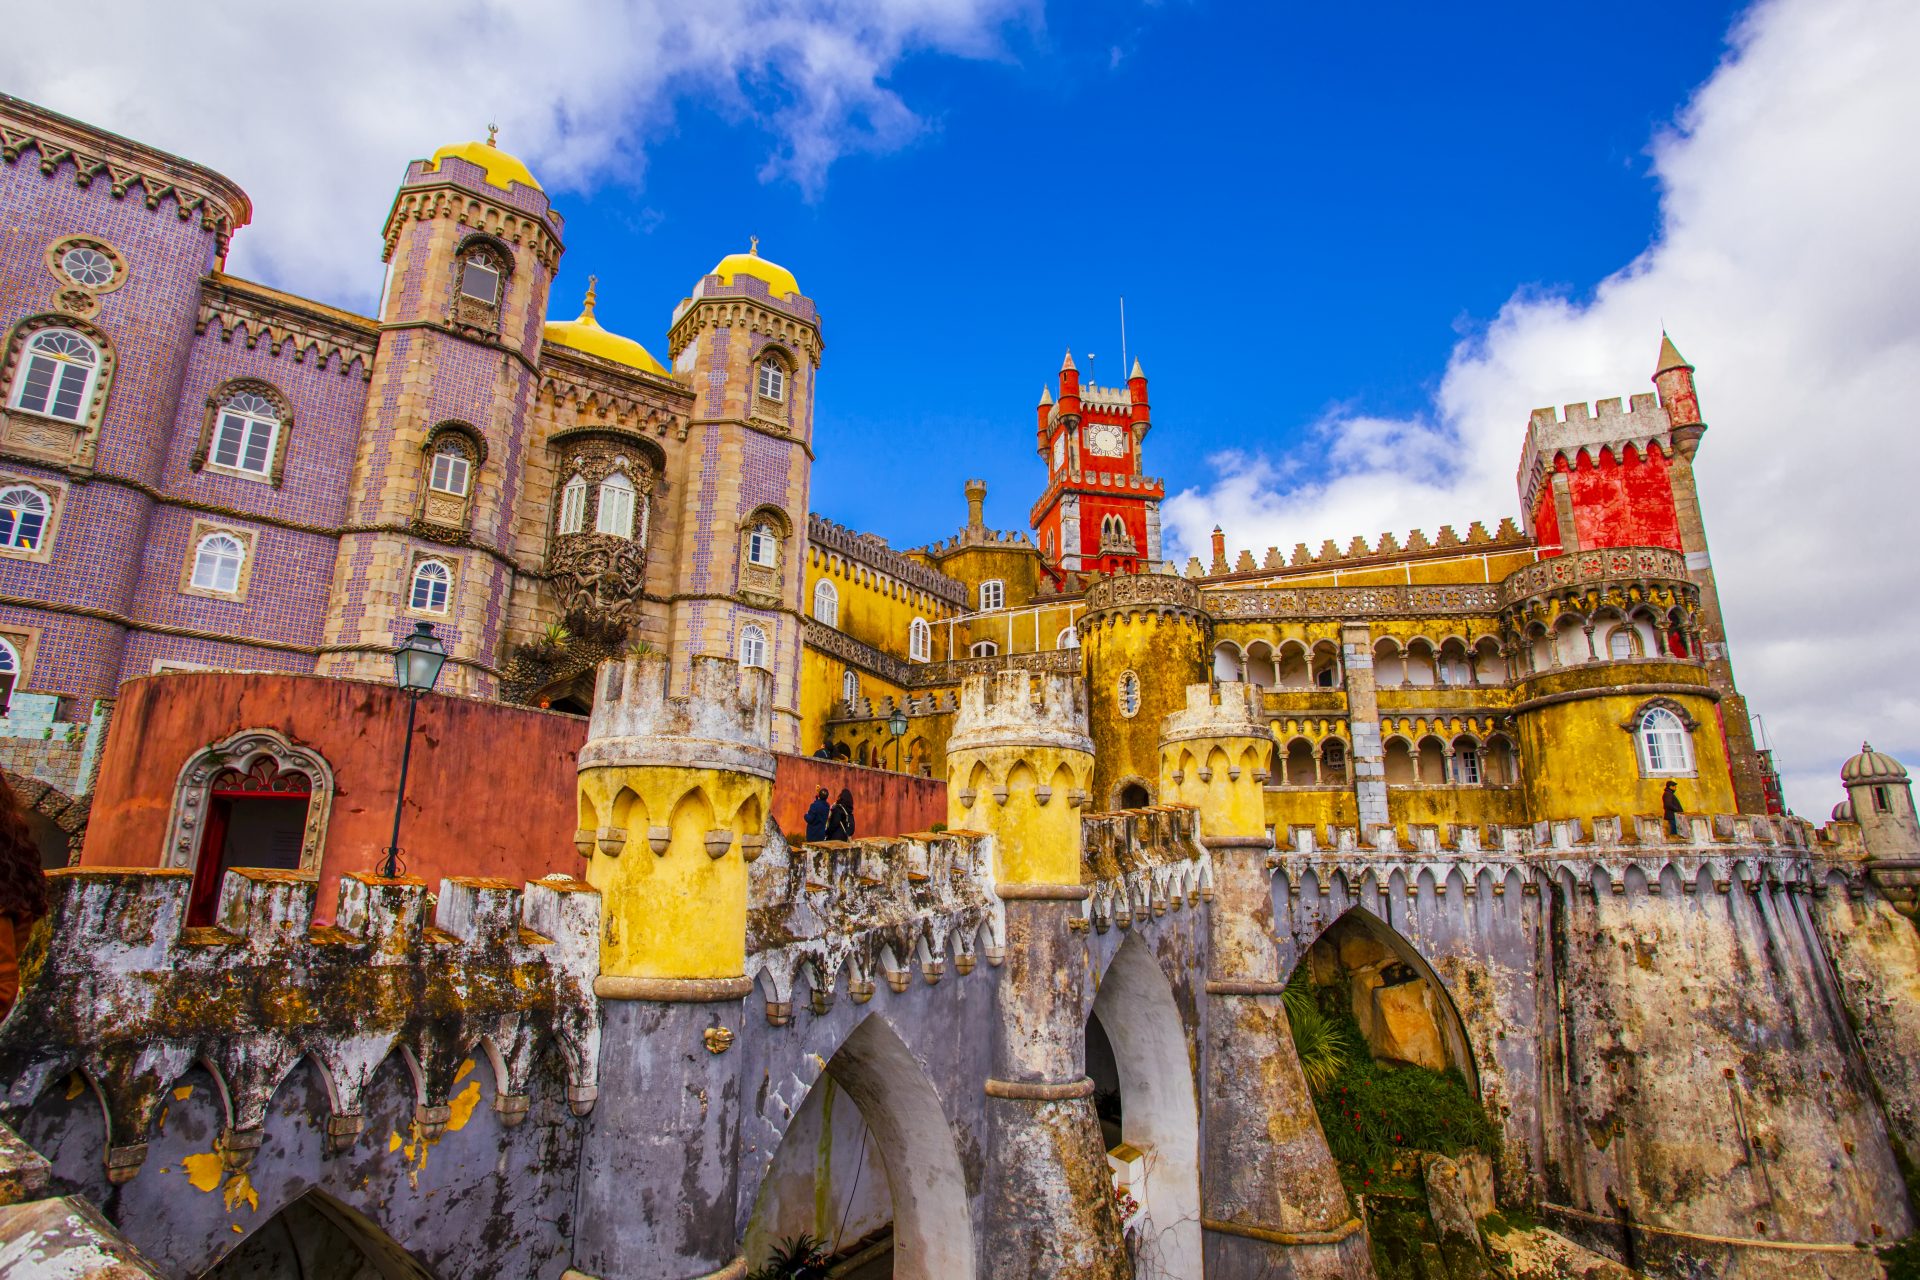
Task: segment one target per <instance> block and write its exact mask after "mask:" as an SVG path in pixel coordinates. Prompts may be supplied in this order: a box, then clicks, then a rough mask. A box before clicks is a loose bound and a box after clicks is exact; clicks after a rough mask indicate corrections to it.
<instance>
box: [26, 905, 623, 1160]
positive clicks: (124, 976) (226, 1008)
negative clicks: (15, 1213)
mask: <svg viewBox="0 0 1920 1280" xmlns="http://www.w3.org/2000/svg"><path fill="white" fill-rule="evenodd" d="M48 884H49V889H50V893H51V897H52V914H51V919H50V921H49V926H48V929H47V930H46V932H45V933H44V934H42V935H40V936H41V937H43V938H44V942H43V944H42V945H43V946H44V947H45V950H44V953H43V954H42V955H41V956H39V957H38V960H39V963H38V965H37V966H36V969H35V977H34V979H33V980H32V981H30V982H29V983H28V984H27V986H26V987H25V988H24V989H23V991H22V992H21V998H20V1003H19V1005H18V1006H17V1007H16V1008H15V1010H14V1012H13V1014H12V1015H11V1016H10V1017H9V1018H8V1019H7V1020H6V1022H5V1023H4V1025H0V1081H4V1082H5V1083H6V1086H7V1092H6V1094H5V1105H7V1106H10V1107H24V1106H27V1105H30V1104H31V1103H32V1102H33V1101H34V1099H35V1098H37V1097H38V1096H39V1095H40V1093H41V1092H42V1090H43V1089H44V1088H45V1087H46V1085H47V1083H48V1082H49V1081H51V1080H52V1079H54V1078H55V1077H56V1076H57V1075H59V1074H60V1073H62V1072H67V1071H78V1072H79V1073H80V1074H81V1075H82V1076H83V1077H84V1078H85V1079H86V1080H87V1081H88V1082H90V1083H91V1084H92V1086H93V1088H94V1090H95V1092H96V1093H97V1094H98V1096H99V1098H100V1100H101V1103H102V1106H103V1108H104V1111H105V1115H106V1123H107V1148H106V1153H105V1159H106V1165H107V1170H108V1176H109V1177H110V1178H112V1179H113V1180H114V1181H116V1182H125V1181H127V1180H128V1179H130V1178H132V1177H133V1176H134V1175H135V1174H136V1173H138V1172H139V1168H140V1165H141V1162H142V1160H143V1159H144V1158H145V1154H146V1135H147V1133H148V1132H149V1131H150V1129H151V1127H152V1125H153V1122H154V1118H155V1114H156V1111H157V1109H158V1108H159V1107H160V1105H161V1104H162V1103H163V1101H164V1099H165V1096H166V1091H167V1089H168V1087H169V1086H170V1085H172V1083H173V1082H174V1081H175V1080H176V1079H178V1078H179V1076H180V1075H181V1074H182V1073H184V1072H185V1071H186V1070H187V1069H188V1068H190V1067H192V1066H194V1065H195V1064H196V1063H199V1064H201V1065H203V1066H205V1067H206V1068H207V1069H208V1070H209V1071H211V1072H213V1073H214V1075H215V1076H216V1077H217V1080H218V1082H219V1085H220V1092H221V1095H222V1097H223V1098H224V1099H225V1105H226V1109H227V1110H226V1116H225V1127H224V1129H223V1132H222V1134H221V1138H220V1144H219V1146H220V1150H221V1151H222V1153H223V1155H224V1156H225V1159H226V1163H227V1165H228V1167H229V1168H231V1169H236V1170H237V1169H241V1168H244V1167H245V1165H246V1164H247V1162H248V1161H249V1160H250V1159H251V1157H252V1154H253V1152H254V1151H255V1150H256V1149H257V1148H258V1147H259V1145H260V1141H261V1138H262V1132H261V1126H262V1124H263V1122H264V1118H265V1116H266V1111H267V1105H268V1103H269V1102H270V1101H271V1099H272V1097H273V1095H274V1091H275V1090H276V1089H277V1088H278V1087H279V1084H280V1082H281V1081H282V1080H284V1079H285V1078H286V1076H287V1074H288V1073H289V1072H290V1071H291V1070H292V1069H293V1068H294V1066H295V1065H296V1064H297V1063H298V1062H299V1061H300V1059H301V1058H303V1057H305V1058H308V1059H310V1060H311V1061H312V1062H313V1063H314V1064H315V1066H316V1067H318V1068H319V1070H320V1071H321V1072H322V1073H323V1075H324V1076H325V1079H326V1081H327V1084H328V1092H329V1096H330V1098H331V1100H332V1101H331V1114H330V1115H329V1117H328V1119H327V1123H326V1128H327V1132H328V1133H329V1135H331V1142H332V1145H333V1148H334V1149H335V1150H344V1149H345V1148H347V1147H349V1146H351V1145H352V1144H353V1142H354V1140H355V1139H356V1138H357V1136H358V1134H359V1132H360V1130H361V1128H362V1120H361V1114H362V1106H361V1098H362V1095H363V1093H364V1091H365V1090H366V1088H367V1086H368V1084H369V1083H370V1081H371V1080H372V1078H373V1076H374V1073H375V1072H376V1071H377V1070H378V1068H379V1067H380V1065H381V1064H382V1063H383V1062H385V1061H386V1059H387V1058H388V1056H389V1055H390V1054H392V1053H393V1051H394V1050H395V1049H401V1050H404V1052H405V1053H406V1054H407V1055H408V1059H409V1065H410V1066H411V1067H412V1068H413V1069H414V1074H415V1076H416V1080H417V1083H418V1087H419V1091H420V1097H421V1102H420V1105H419V1108H418V1112H417V1115H416V1118H417V1119H418V1121H419V1122H420V1124H421V1126H422V1129H423V1131H425V1132H426V1133H428V1134H429V1135H434V1134H437V1133H438V1127H444V1125H445V1123H446V1116H447V1098H448V1094H449V1092H450V1090H451V1088H452V1086H453V1083H454V1080H455V1075H456V1072H457V1071H458V1069H459V1066H460V1063H461V1062H462V1060H463V1059H464V1058H466V1057H468V1056H470V1055H472V1054H473V1053H474V1052H475V1050H476V1046H480V1045H482V1044H483V1043H484V1045H485V1047H486V1048H487V1049H488V1053H487V1057H488V1058H489V1059H490V1060H491V1061H492V1062H493V1063H494V1065H495V1071H496V1073H497V1077H498V1078H497V1080H496V1085H497V1091H498V1101H497V1102H496V1104H495V1106H496V1110H498V1111H500V1112H501V1115H502V1119H503V1121H504V1122H505V1123H508V1124H512V1123H516V1122H517V1121H518V1119H519V1118H521V1117H522V1116H524V1114H525V1112H526V1109H527V1097H528V1085H529V1082H530V1079H531V1076H532V1073H533V1070H534V1065H535V1059H536V1057H537V1055H539V1054H540V1053H541V1052H542V1051H543V1050H544V1049H545V1048H546V1047H547V1046H549V1045H552V1046H554V1047H556V1048H557V1049H558V1051H559V1056H560V1057H561V1059H563V1060H564V1062H565V1064H566V1069H567V1078H568V1084H569V1087H568V1097H569V1099H570V1100H571V1101H572V1103H573V1106H574V1110H575V1111H576V1113H578V1114H585V1112H586V1111H587V1110H588V1109H590V1108H591V1107H592V1105H593V1102H594V1099H595V1097H596V1096H597V1088H596V1084H595V1082H596V1079H597V1076H598V1070H599V1067H598V1062H599V1052H600V1015H599V1007H598V1005H597V1003H596V1002H595V1000H594V997H593V981H594V978H595V976H596V974H597V973H598V972H599V960H600V947H599V933H600V895H599V894H598V893H597V892H596V891H594V890H593V889H592V888H590V887H589V886H588V885H586V884H584V883H582V882H580V881H577V880H571V879H565V878H562V879H551V880H543V881H539V882H537V883H532V884H527V885H525V886H516V885H513V884H511V883H509V882H507V881H504V880H489V879H477V878H453V879H448V880H445V881H442V882H441V886H440V893H439V896H438V901H437V904H436V903H435V899H434V897H433V895H432V894H430V893H429V891H428V887H427V885H426V883H425V882H424V881H420V880H416V879H411V878H406V877H402V878H398V879H392V880H389V879H383V878H380V877H376V876H370V875H360V874H353V875H348V876H346V877H344V878H343V879H342V881H341V884H340V896H339V905H338V910H337V911H336V913H335V918H334V919H335V922H334V923H333V924H331V925H326V926H322V927H315V926H314V924H313V910H314V888H315V884H314V881H313V880H311V879H309V878H306V877H303V876H301V875H299V874H297V873H292V872H284V871H259V870H230V871H228V872H227V875H226V879H225V881H224V882H223V884H222V886H221V891H220V899H219V907H218V911H217V916H216V918H217V919H218V921H219V923H218V924H217V925H215V926H212V927H198V928H196V927H189V926H188V925H187V924H186V914H187V898H188V893H189V891H190V889H191V885H192V877H191V876H190V875H189V874H188V873H186V872H182V871H165V870H162V871H145V870H140V871H134V870H120V869H92V868H70V869H62V870H57V871H54V872H51V873H49V876H48ZM436 1126H438V1127H436Z"/></svg>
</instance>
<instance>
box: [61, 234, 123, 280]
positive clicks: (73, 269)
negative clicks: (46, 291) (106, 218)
mask: <svg viewBox="0 0 1920 1280" xmlns="http://www.w3.org/2000/svg"><path fill="white" fill-rule="evenodd" d="M60 269H61V270H62V271H64V272H66V273H67V275H69V276H70V277H72V279H73V282H74V283H75V284H83V285H86V286H87V287H88V288H90V289H97V288H99V287H100V286H101V285H103V284H105V283H106V282H107V281H109V280H111V279H113V275H114V271H113V259H112V258H109V257H108V256H107V255H106V254H104V253H102V252H100V251H99V250H98V249H94V248H90V247H89V246H87V245H84V244H77V245H75V246H73V248H71V249H69V250H67V251H66V252H65V253H63V254H61V255H60Z"/></svg>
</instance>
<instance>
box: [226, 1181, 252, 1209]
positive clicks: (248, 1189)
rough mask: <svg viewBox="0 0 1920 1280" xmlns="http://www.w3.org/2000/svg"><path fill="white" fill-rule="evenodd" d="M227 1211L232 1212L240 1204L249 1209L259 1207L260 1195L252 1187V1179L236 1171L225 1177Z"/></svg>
mask: <svg viewBox="0 0 1920 1280" xmlns="http://www.w3.org/2000/svg"><path fill="white" fill-rule="evenodd" d="M226 1198H227V1212H228V1213H232V1212H233V1211H234V1210H235V1209H238V1208H239V1207H240V1206H241V1205H243V1204H244V1205H246V1206H247V1208H249V1209H254V1210H258V1209H259V1208H260V1195H259V1193H258V1192H256V1191H255V1190H254V1189H253V1180H252V1179H251V1178H249V1177H247V1175H246V1174H245V1173H244V1172H242V1173H236V1174H234V1175H233V1176H232V1177H231V1178H228V1179H227V1197H226Z"/></svg>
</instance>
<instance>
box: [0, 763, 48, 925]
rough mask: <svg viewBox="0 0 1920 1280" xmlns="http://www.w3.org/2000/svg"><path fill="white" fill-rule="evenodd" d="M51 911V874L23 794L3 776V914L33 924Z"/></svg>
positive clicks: (0, 830) (0, 795) (0, 870)
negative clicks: (43, 864)
mask: <svg viewBox="0 0 1920 1280" xmlns="http://www.w3.org/2000/svg"><path fill="white" fill-rule="evenodd" d="M45 914H47V877H46V874H45V873H44V872H43V871H41V870H40V847H39V846H38V845H36V844H34V842H33V832H32V831H31V830H30V829H29V828H28V827H27V815H26V812H25V811H24V810H23V809H22V808H21V807H20V797H19V796H17V795H15V794H14V793H13V787H12V786H11V785H9V784H8V782H7V780H6V778H4V777H0V915H5V916H11V917H13V919H14V920H15V921H16V922H19V923H23V924H31V923H32V922H33V921H35V920H38V919H39V918H40V917H41V916H44V915H45Z"/></svg>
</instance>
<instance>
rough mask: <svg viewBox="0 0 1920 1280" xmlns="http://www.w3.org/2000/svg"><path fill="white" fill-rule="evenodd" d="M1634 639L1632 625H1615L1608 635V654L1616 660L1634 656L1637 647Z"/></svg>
mask: <svg viewBox="0 0 1920 1280" xmlns="http://www.w3.org/2000/svg"><path fill="white" fill-rule="evenodd" d="M1633 641H1634V635H1633V628H1632V627H1628V626H1619V627H1615V628H1614V629H1613V630H1612V631H1611V632H1610V633H1608V635H1607V656H1608V657H1609V658H1612V659H1613V660H1614V661H1616V662H1618V661H1620V660H1622V659H1625V658H1631V657H1633V656H1634V653H1633V651H1634V647H1635V646H1634V643H1633Z"/></svg>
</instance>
